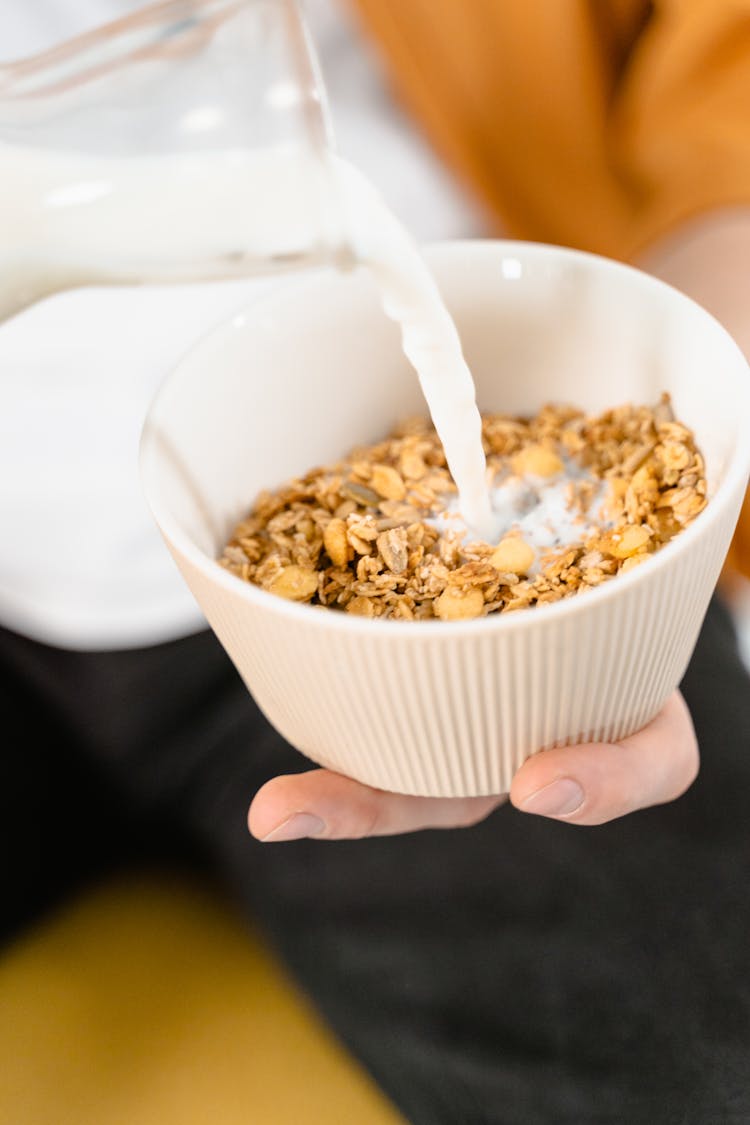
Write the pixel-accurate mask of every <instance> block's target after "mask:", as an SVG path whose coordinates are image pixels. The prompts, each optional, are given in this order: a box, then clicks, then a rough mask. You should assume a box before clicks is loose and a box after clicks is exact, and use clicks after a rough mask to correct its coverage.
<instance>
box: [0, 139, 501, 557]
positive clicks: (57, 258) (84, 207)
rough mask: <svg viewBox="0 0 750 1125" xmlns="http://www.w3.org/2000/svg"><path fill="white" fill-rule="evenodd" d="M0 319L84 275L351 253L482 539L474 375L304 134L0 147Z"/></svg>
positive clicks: (445, 319)
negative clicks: (248, 140)
mask: <svg viewBox="0 0 750 1125" xmlns="http://www.w3.org/2000/svg"><path fill="white" fill-rule="evenodd" d="M0 202H2V204H3V206H2V207H1V208H0V320H2V319H3V317H4V316H8V315H12V313H13V312H14V311H17V310H18V309H19V308H21V307H23V306H24V305H25V304H28V303H30V302H31V301H32V300H36V299H38V298H40V297H42V296H45V295H47V294H48V293H53V292H55V291H57V290H61V289H66V288H71V287H74V286H79V285H85V284H106V283H110V284H115V283H129V282H148V281H150V282H164V281H195V280H207V279H210V278H226V277H233V276H234V277H242V276H247V275H248V274H251V273H257V272H262V271H263V270H267V269H269V268H274V267H278V266H287V267H294V266H298V267H299V266H302V265H307V264H313V263H318V264H321V263H322V262H325V261H336V260H337V258H346V252H347V248H348V251H349V260H351V255H352V254H353V256H354V258H355V259H356V261H357V262H359V263H360V264H362V265H363V266H365V267H367V268H369V270H370V271H371V273H372V275H373V278H374V279H375V281H376V283H377V285H378V287H379V289H380V292H381V295H382V300H383V307H384V310H385V312H386V313H387V314H388V316H390V317H392V318H393V319H394V320H395V321H396V322H397V323H398V324H399V325H400V328H401V332H402V337H403V347H404V351H405V353H406V355H407V357H408V359H409V360H410V362H411V363H412V364H413V366H414V367H415V369H416V372H417V375H418V377H419V381H420V385H421V388H422V391H423V393H424V396H425V399H426V402H427V406H428V408H429V411H430V414H431V417H432V419H433V422H434V424H435V428H436V430H437V432H438V435H439V437H440V439H441V441H442V444H443V448H444V451H445V455H446V459H447V462H448V466H449V468H450V471H451V474H452V476H453V480H454V481H455V484H456V487H457V489H458V496H459V498H458V508H459V510H460V512H461V515H462V517H463V519H464V520H465V522H466V524H467V526H468V527H469V529H470V530H471V532H472V533H473V534H475V535H476V536H478V537H480V538H483V539H487V540H490V541H491V540H492V538H493V536H495V535H496V533H497V521H496V519H495V517H494V516H493V513H492V507H491V502H490V494H489V490H488V485H487V480H486V464H485V457H484V453H483V450H482V441H481V419H480V416H479V412H478V410H477V406H476V401H475V389H474V383H473V380H472V377H471V373H470V371H469V369H468V366H467V364H466V362H465V360H464V358H463V355H462V352H461V343H460V340H459V337H458V333H457V331H456V327H455V325H454V323H453V320H452V319H451V317H450V314H449V313H448V310H447V309H446V307H445V305H444V304H443V301H442V298H441V297H440V293H439V291H438V288H437V285H436V283H435V281H434V279H433V277H432V275H431V274H430V271H429V270H428V269H427V266H426V265H425V264H424V262H423V260H422V258H421V256H420V254H419V251H418V249H417V247H416V244H415V243H414V241H413V239H412V238H411V236H410V235H409V234H408V233H407V232H406V231H405V230H404V228H403V227H402V226H401V225H400V223H399V222H398V221H397V220H396V219H395V217H394V216H393V215H392V214H391V213H390V211H389V210H388V208H387V207H386V205H385V204H384V203H383V201H382V200H381V198H380V196H379V195H378V194H377V192H376V191H375V189H374V188H373V187H372V185H371V184H370V183H369V182H368V181H367V180H366V178H365V177H364V176H363V175H361V173H359V172H358V171H357V170H356V169H355V168H354V167H352V166H351V165H350V164H348V163H347V162H346V161H344V160H342V159H341V158H340V157H338V156H333V155H332V154H330V153H327V154H320V153H313V152H312V151H310V150H308V149H305V148H303V147H302V146H274V147H269V148H267V149H258V150H245V149H237V150H229V151H223V150H215V151H212V150H209V151H204V152H200V151H190V152H177V153H170V154H164V155H157V156H127V157H123V156H90V155H87V154H81V153H75V152H67V151H65V152H64V151H56V150H48V149H42V148H34V147H25V146H23V145H12V146H11V145H0Z"/></svg>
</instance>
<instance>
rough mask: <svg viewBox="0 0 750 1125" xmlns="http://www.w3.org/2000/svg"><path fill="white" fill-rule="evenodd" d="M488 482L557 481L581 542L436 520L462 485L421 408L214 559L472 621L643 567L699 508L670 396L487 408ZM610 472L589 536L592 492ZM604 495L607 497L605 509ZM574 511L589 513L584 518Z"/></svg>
mask: <svg viewBox="0 0 750 1125" xmlns="http://www.w3.org/2000/svg"><path fill="white" fill-rule="evenodd" d="M483 442H484V449H485V453H486V455H487V464H488V468H489V470H490V471H491V472H492V473H493V474H494V475H495V479H508V478H509V477H511V476H516V477H520V478H522V479H523V480H525V481H528V482H529V483H530V484H531V485H532V486H533V485H536V486H539V485H540V483H543V482H545V481H547V482H549V481H552V480H555V479H557V480H560V479H564V476H565V474H566V472H568V474H569V475H570V473H569V467H570V466H576V467H577V468H578V469H579V470H584V475H583V476H580V475H570V479H569V480H568V483H567V485H566V498H567V499H566V503H567V506H568V509H569V511H570V512H571V513H572V514H573V517H574V518H576V519H579V520H580V522H581V524H582V527H583V525H585V527H586V529H587V530H586V532H585V534H583V533H582V538H581V542H578V543H574V544H570V545H566V546H564V547H563V548H560V549H557V550H554V551H550V552H548V553H546V554H542V555H541V556H539V552H537V551H535V550H534V548H533V547H532V546H531V545H530V544H529V543H527V542H525V541H524V539H523V538H522V537H521V536H520V534H518V533H517V532H514V531H510V532H509V533H508V534H507V535H506V536H505V537H504V538H503V539H502V540H501V541H500V542H499V543H486V542H481V541H472V542H465V541H462V540H463V539H464V538H465V536H464V537H462V535H461V534H460V533H459V532H458V531H439V530H438V528H436V527H435V526H433V524H431V523H430V522H426V521H429V520H430V519H434V518H435V517H436V516H439V515H440V514H441V513H445V511H446V509H447V506H448V505H449V504H450V501H451V500H455V494H456V487H455V485H454V483H453V480H452V479H451V476H450V473H449V472H448V469H447V467H446V462H445V455H444V453H443V448H442V445H441V443H440V441H439V439H438V437H437V435H436V433H435V431H434V429H433V428H432V427H431V426H430V424H429V423H428V422H427V421H425V420H423V419H414V420H410V421H409V422H407V423H405V424H404V425H402V426H401V427H400V428H399V429H398V430H397V431H396V432H394V433H393V434H392V435H391V436H390V437H388V438H386V439H385V440H384V441H381V442H379V443H378V444H377V445H370V446H366V447H359V448H357V449H354V450H353V451H352V452H351V453H350V455H349V456H348V457H347V459H346V460H344V461H341V462H339V463H337V464H334V465H329V466H326V467H324V468H316V469H312V470H311V471H310V472H309V473H307V474H306V476H304V477H302V478H300V479H295V480H292V481H290V482H289V483H288V484H286V485H285V486H284V487H282V488H280V489H278V490H277V491H274V492H264V493H262V494H261V495H260V496H259V497H258V499H257V500H256V503H255V506H254V507H253V509H252V511H251V512H250V514H249V515H248V517H247V518H246V519H244V520H242V522H241V523H240V524H239V525H238V526H237V527H236V528H235V531H234V534H233V535H232V538H231V541H230V542H229V544H228V545H227V547H226V548H225V549H224V553H223V555H222V557H221V559H220V560H219V561H220V564H221V566H223V567H225V568H226V569H227V570H229V571H231V573H232V574H235V575H237V576H238V577H239V578H241V579H243V580H244V581H246V582H252V583H255V584H256V585H258V586H261V587H262V588H263V589H265V590H269V591H270V592H271V593H274V594H277V595H279V596H281V597H283V598H288V599H291V600H292V601H297V602H308V603H311V604H313V605H317V606H326V607H328V608H330V609H337V610H343V611H345V612H347V613H352V614H357V615H359V616H361V617H385V618H395V619H401V620H409V621H412V620H421V619H425V618H433V617H438V618H441V619H442V620H466V619H469V618H475V617H481V616H484V615H486V614H490V613H498V612H509V611H511V610H516V609H523V608H526V607H528V606H532V605H535V604H542V603H545V602H554V601H558V600H559V599H560V598H564V597H568V596H569V595H571V594H577V593H580V592H581V591H583V590H586V589H588V588H590V587H592V586H598V585H600V584H601V583H602V582H606V581H608V580H609V579H611V578H613V577H614V576H615V575H617V574H618V573H620V572H624V571H627V570H630V569H631V568H632V567H635V566H638V565H639V564H640V563H642V562H643V561H644V560H645V559H647V558H648V557H649V555H651V554H653V553H654V552H655V551H657V550H659V548H660V547H662V546H664V544H665V543H667V542H669V540H670V539H671V538H672V537H673V536H674V535H676V534H677V533H678V532H679V531H681V530H682V529H683V528H684V527H685V526H686V525H687V524H689V523H690V522H691V521H692V520H693V519H694V518H695V517H696V516H697V515H698V513H699V512H700V511H701V510H702V509H703V508H704V506H705V504H706V481H705V473H704V463H703V458H702V456H701V454H700V453H699V452H698V450H697V449H696V447H695V442H694V439H693V435H692V433H691V432H690V430H688V429H687V428H686V427H685V426H683V425H681V424H680V422H678V421H676V420H675V418H674V415H673V413H672V408H671V405H670V402H669V397H668V396H667V395H664V396H662V399H661V401H660V402H659V403H658V404H657V405H656V406H655V407H648V406H633V405H625V406H619V407H616V408H615V409H613V410H608V411H605V412H604V413H603V414H600V415H597V416H596V417H587V416H585V415H584V413H583V412H582V411H581V410H578V409H575V408H573V407H569V406H559V405H548V406H545V407H544V408H543V409H542V410H541V411H540V412H539V413H538V414H536V415H535V416H534V417H532V418H514V417H509V416H507V415H502V414H488V415H486V416H484V417H483ZM601 481H604V482H606V485H605V489H606V499H605V501H604V505H603V510H602V512H601V518H600V519H599V522H598V524H597V526H596V528H595V530H594V532H593V533H592V532H591V525H592V520H591V512H589V513H588V516H587V517H586V519H584V513H586V511H587V508H588V505H589V503H590V500H591V496H592V494H593V492H594V490H595V489H596V488H597V487H599V482H601ZM600 507H601V505H600ZM576 513H580V516H576Z"/></svg>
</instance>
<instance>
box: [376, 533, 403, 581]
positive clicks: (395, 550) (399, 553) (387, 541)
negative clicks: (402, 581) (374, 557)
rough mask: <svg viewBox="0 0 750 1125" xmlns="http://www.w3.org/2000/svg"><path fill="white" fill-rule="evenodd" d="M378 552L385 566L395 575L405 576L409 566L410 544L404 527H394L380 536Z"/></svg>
mask: <svg viewBox="0 0 750 1125" xmlns="http://www.w3.org/2000/svg"><path fill="white" fill-rule="evenodd" d="M378 550H379V551H380V557H381V558H382V560H383V562H384V563H385V565H386V566H387V567H388V569H389V570H390V571H392V572H393V573H394V574H403V573H404V571H405V570H406V568H407V566H408V565H409V544H408V542H407V539H406V531H405V530H404V528H403V527H394V528H392V529H391V530H390V531H383V532H381V534H380V535H379V536H378Z"/></svg>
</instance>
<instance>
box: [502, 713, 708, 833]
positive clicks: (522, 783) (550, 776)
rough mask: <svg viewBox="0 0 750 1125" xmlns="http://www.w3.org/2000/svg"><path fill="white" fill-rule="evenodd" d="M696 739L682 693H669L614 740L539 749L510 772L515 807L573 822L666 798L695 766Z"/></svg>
mask: <svg viewBox="0 0 750 1125" xmlns="http://www.w3.org/2000/svg"><path fill="white" fill-rule="evenodd" d="M698 764H699V758H698V744H697V741H696V738H695V732H694V730H693V724H692V721H691V719H690V713H689V712H688V709H687V706H686V704H685V701H684V699H683V698H682V696H681V695H680V694H679V692H675V694H674V695H672V696H671V697H670V699H669V700H668V701H667V703H666V705H665V707H664V708H663V710H662V711H661V712H660V713H659V714H658V715H657V716H656V718H655V719H654V720H653V721H652V722H651V723H649V724H648V726H647V727H644V728H643V730H641V731H638V733H637V734H634V735H632V736H631V737H630V738H625V739H623V740H622V741H621V742H617V743H613V744H607V743H590V744H588V745H582V746H564V747H560V748H558V749H554V750H544V751H542V752H541V753H540V754H537V755H535V756H534V757H532V758H529V760H528V761H527V762H525V763H524V764H523V766H522V767H521V768H520V770H519V771H518V773H517V774H516V776H515V777H514V779H513V785H512V787H511V791H510V799H511V801H512V802H513V804H514V805H515V806H516V808H518V809H520V810H521V811H522V812H529V813H536V814H537V815H540V816H550V817H554V818H556V819H558V820H566V821H569V822H571V823H573V824H603V823H605V822H606V821H608V820H613V819H614V818H615V817H618V816H624V815H625V814H626V813H629V812H634V811H635V810H636V809H643V808H647V807H648V806H650V805H660V804H663V803H664V802H666V801H672V800H674V799H675V798H676V797H679V796H681V794H682V793H684V792H685V790H686V789H687V788H688V787H689V786H690V785H691V784H692V783H693V781H694V780H695V777H696V775H697V773H698Z"/></svg>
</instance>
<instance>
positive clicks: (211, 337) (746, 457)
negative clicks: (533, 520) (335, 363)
mask: <svg viewBox="0 0 750 1125" xmlns="http://www.w3.org/2000/svg"><path fill="white" fill-rule="evenodd" d="M420 251H421V252H422V254H423V255H424V257H425V259H426V260H427V262H428V264H431V263H432V262H440V260H441V259H446V260H449V259H450V258H451V257H453V256H454V255H459V256H465V255H466V254H471V255H476V254H490V255H496V256H497V258H498V261H500V260H501V259H502V258H503V257H511V256H513V257H519V256H520V257H525V258H526V259H529V260H535V259H536V260H543V259H545V258H546V259H549V258H550V257H552V258H556V259H557V260H559V261H565V260H567V261H569V262H574V261H579V262H583V263H584V264H585V265H586V267H587V268H588V269H590V270H592V269H593V270H595V271H596V270H598V271H601V272H603V273H609V274H620V275H621V276H626V275H630V276H631V277H632V279H633V281H634V283H636V284H639V285H641V286H646V287H651V288H652V289H653V290H654V292H655V293H659V292H661V293H669V294H671V296H670V300H674V299H675V298H677V299H678V300H679V301H680V302H682V303H685V304H686V305H687V306H692V308H693V310H694V313H695V314H697V315H698V316H699V317H700V318H701V319H704V320H706V321H708V322H711V323H712V324H713V326H714V329H715V330H718V332H719V333H720V334H721V335H723V336H724V338H725V341H726V343H727V344H728V345H729V346H730V349H732V348H733V349H734V351H735V353H736V355H737V358H738V359H739V360H740V363H741V365H742V366H744V367H745V368H746V369H747V382H746V383H744V384H740V387H739V392H740V400H741V401H740V403H738V408H740V409H741V413H742V414H744V415H745V416H746V419H747V426H746V427H744V428H743V427H742V425H740V427H739V428H738V432H739V435H740V440H739V441H738V444H737V447H736V449H735V451H734V453H733V455H732V457H731V459H730V461H729V463H728V465H727V471H726V473H725V476H724V479H723V480H722V481H721V482H720V484H719V486H718V488H717V490H716V492H715V493H714V495H713V497H712V498H711V500H710V503H709V504H707V506H706V508H705V509H704V510H703V511H702V512H701V513H700V514H699V515H698V516H697V517H696V518H695V520H694V521H693V523H691V524H690V525H689V526H688V527H687V528H685V529H684V530H683V531H681V532H680V534H679V535H677V536H675V538H674V539H672V540H671V541H670V542H669V543H667V544H665V545H664V547H662V548H661V549H660V550H659V551H658V552H657V553H656V554H654V555H652V556H649V558H648V559H646V561H645V562H644V563H643V564H642V565H641V566H638V567H634V568H633V570H631V571H628V572H627V573H625V574H618V575H616V576H614V577H615V581H610V582H604V583H603V584H602V585H600V586H595V587H589V588H586V587H583V588H581V589H580V590H579V592H578V593H576V594H573V595H571V596H569V597H567V598H561V599H560V600H559V601H556V602H549V603H544V604H542V605H534V606H530V607H527V608H528V609H531V610H533V612H531V613H527V612H524V611H523V610H518V611H515V612H512V613H495V614H491V615H489V616H487V617H480V618H474V619H472V620H469V621H440V620H435V619H429V620H425V621H401V620H393V619H390V618H389V619H387V620H386V619H380V618H363V617H357V616H352V615H350V614H347V613H343V612H335V611H331V610H329V609H328V607H326V606H311V605H308V604H307V603H304V602H303V603H300V602H293V601H289V600H287V599H285V598H280V597H278V595H275V594H272V593H270V592H269V591H267V590H263V589H262V588H261V587H259V586H255V585H253V584H252V583H250V582H244V581H243V580H242V579H241V578H238V577H237V575H235V574H232V573H231V572H230V571H228V570H225V569H224V568H223V567H221V566H219V563H218V560H217V559H215V558H211V557H210V556H209V555H208V554H206V553H205V552H204V551H202V550H201V549H200V548H199V547H197V546H196V544H195V543H194V542H193V540H192V539H191V537H190V536H189V535H188V534H187V533H186V532H185V531H183V529H182V528H181V527H180V525H179V524H178V523H177V521H176V520H174V519H173V518H172V516H171V514H170V513H169V512H165V511H164V510H162V509H161V508H160V505H159V501H158V498H156V497H155V496H154V490H153V489H152V488H151V487H150V484H149V480H150V477H149V458H150V455H151V449H152V445H153V442H154V441H155V440H156V437H157V428H156V427H155V425H154V415H155V414H157V413H158V410H159V406H160V403H161V401H162V399H163V398H164V397H165V396H166V395H167V394H169V393H170V392H171V390H172V388H173V386H174V384H175V383H176V382H178V381H179V378H180V375H181V372H182V371H183V369H184V368H185V367H187V366H188V365H192V364H194V363H195V362H196V361H200V360H201V359H202V358H204V357H205V358H206V359H207V358H208V357H209V356H210V355H211V353H212V351H214V350H215V349H216V348H217V347H220V346H221V345H222V344H223V343H224V342H225V341H226V340H227V339H228V338H229V337H230V336H232V335H233V334H234V333H235V332H236V331H237V330H238V329H241V328H244V326H245V324H246V323H247V320H248V318H249V317H251V316H252V315H254V313H255V310H256V309H257V308H259V307H261V306H262V307H263V308H267V307H269V306H272V305H283V304H285V303H286V302H287V301H289V300H292V301H294V300H295V299H297V298H298V296H299V294H300V293H301V292H304V291H305V290H306V289H307V288H309V287H314V288H319V287H320V286H321V285H326V284H327V283H328V282H329V281H331V280H334V279H335V280H340V279H341V277H342V274H341V273H340V272H338V271H337V272H335V273H332V272H331V271H330V270H329V269H327V268H324V269H316V270H315V271H313V272H312V273H306V274H305V275H304V276H301V277H299V278H295V279H294V280H291V279H287V281H286V283H285V284H282V285H279V286H274V287H272V288H270V289H268V290H266V291H265V292H263V293H260V294H258V295H257V296H256V297H255V298H253V299H251V301H249V302H248V303H247V304H246V305H245V306H244V307H243V308H242V310H241V311H239V312H235V313H234V314H233V315H231V316H230V317H229V318H227V319H225V320H224V321H222V322H220V323H219V324H218V325H214V327H212V328H210V329H209V330H208V331H207V332H206V333H204V334H203V335H202V336H201V337H199V338H198V340H197V341H195V342H194V343H193V344H192V345H191V346H190V347H189V348H188V349H187V350H186V351H185V352H184V353H183V355H182V356H181V357H180V358H179V359H178V361H177V362H176V363H175V364H173V365H172V367H171V368H170V370H169V371H168V372H167V374H166V376H165V378H164V379H163V380H162V382H161V384H160V386H159V388H158V390H157V392H156V394H155V395H154V397H153V398H152V400H151V403H150V405H149V407H148V409H147V411H146V415H145V418H144V422H143V427H142V430H141V437H140V443H139V450H138V464H139V472H140V477H141V485H142V489H143V491H144V494H145V497H146V500H147V503H148V505H149V507H150V509H151V512H152V514H153V516H154V518H155V520H156V523H157V525H158V526H159V528H160V530H161V532H162V535H163V536H164V537H165V539H167V541H168V542H169V543H170V544H171V546H172V547H173V549H174V550H175V551H176V552H177V553H178V554H180V555H182V556H184V557H185V559H186V560H187V561H188V562H189V563H190V565H191V566H192V567H193V568H195V569H196V570H198V571H199V572H201V574H202V575H203V576H205V577H206V579H207V580H208V581H209V582H211V583H214V584H216V585H218V586H221V587H222V588H223V589H224V590H225V591H226V592H227V593H228V594H233V595H235V596H236V597H239V598H241V599H243V600H245V601H246V602H248V603H249V604H250V605H252V606H254V607H256V608H257V609H258V610H259V611H263V612H267V613H271V614H274V615H276V616H277V617H281V618H286V619H288V620H289V621H290V622H291V623H294V622H296V623H298V624H299V625H300V626H308V627H309V626H311V625H312V624H313V622H315V621H318V623H319V624H318V627H322V628H327V629H331V630H335V631H336V630H337V631H341V632H343V633H355V634H356V633H362V632H364V633H367V634H368V635H370V636H372V637H376V636H390V637H395V636H410V637H413V638H414V639H415V640H416V639H418V638H419V639H422V640H423V639H424V638H425V637H426V636H429V637H432V638H433V639H435V640H437V639H438V638H442V639H443V640H445V639H447V638H449V637H454V638H457V637H459V636H461V637H464V636H472V635H476V636H482V635H489V634H491V633H496V632H501V633H502V632H507V633H513V632H515V631H516V630H519V629H534V628H543V627H544V626H545V625H546V623H547V622H552V621H554V620H556V619H557V618H559V617H565V616H573V615H574V614H576V613H585V612H587V611H588V612H593V611H595V609H596V606H600V605H603V604H604V603H605V602H607V601H611V600H612V598H617V597H623V596H627V592H628V591H629V590H633V589H635V588H636V587H637V586H638V585H642V584H643V583H644V582H647V581H649V577H650V576H654V577H655V576H656V575H657V573H658V572H659V570H660V569H661V570H663V569H664V568H665V567H670V566H676V565H678V560H679V559H680V558H681V557H682V556H684V555H685V554H686V553H687V552H689V551H690V550H691V549H692V547H693V544H694V543H695V542H696V541H697V540H699V539H704V538H706V537H708V536H709V535H710V534H711V532H712V529H713V527H714V525H715V524H716V523H717V522H719V521H720V520H721V518H722V516H723V515H724V512H725V509H726V506H727V504H728V503H729V502H730V498H731V497H732V496H734V494H735V490H736V489H738V488H740V487H741V486H743V482H744V485H745V486H746V484H747V480H748V476H750V363H748V360H747V358H746V357H745V356H744V354H743V352H742V351H741V349H740V348H739V346H738V345H737V343H736V342H735V341H734V339H733V338H732V336H731V335H730V333H729V332H728V331H727V330H726V328H724V326H723V325H722V324H721V323H720V322H719V321H718V320H717V319H716V318H715V317H714V316H712V314H711V313H709V312H708V311H707V310H706V309H704V308H703V306H702V305H700V304H698V302H696V301H694V300H693V299H692V298H690V297H688V296H687V295H686V294H684V293H682V292H680V290H678V289H675V288H674V287H673V286H671V285H668V284H667V283H666V282H664V281H661V280H659V279H658V278H656V277H653V276H652V275H650V274H647V273H645V272H644V271H643V270H639V269H637V268H636V267H635V266H631V265H628V264H626V263H623V262H619V261H616V260H614V259H611V258H607V257H604V256H603V255H601V254H594V253H591V252H590V251H586V250H575V249H572V248H569V247H564V246H556V245H553V244H548V243H543V242H526V241H519V240H511V239H492V238H476V239H450V240H442V241H439V242H432V243H429V244H427V245H425V246H421V247H420ZM743 437H744V441H743V440H742V439H743ZM311 611H320V612H311ZM313 627H315V626H313Z"/></svg>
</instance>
